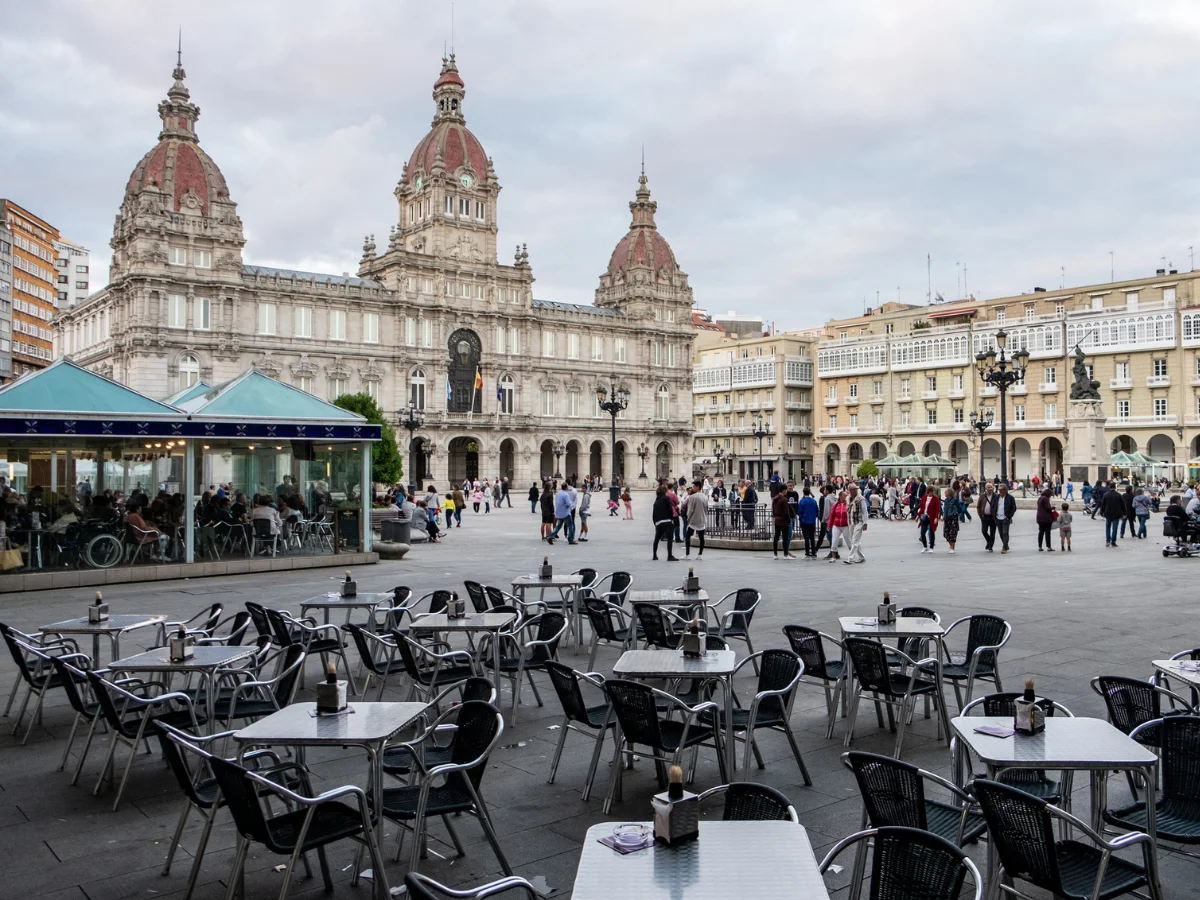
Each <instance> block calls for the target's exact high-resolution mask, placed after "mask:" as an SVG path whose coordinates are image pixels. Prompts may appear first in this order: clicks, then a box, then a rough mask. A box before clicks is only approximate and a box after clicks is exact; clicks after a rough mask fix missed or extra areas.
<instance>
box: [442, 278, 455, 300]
mask: <svg viewBox="0 0 1200 900" xmlns="http://www.w3.org/2000/svg"><path fill="white" fill-rule="evenodd" d="M442 293H443V294H445V295H446V296H447V297H453V296H454V282H453V281H447V282H446V283H445V284H444V285H442Z"/></svg>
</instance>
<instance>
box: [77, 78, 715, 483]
mask: <svg viewBox="0 0 1200 900" xmlns="http://www.w3.org/2000/svg"><path fill="white" fill-rule="evenodd" d="M174 79H175V80H174V84H173V85H172V86H171V88H170V90H169V91H168V92H167V99H166V100H164V101H163V102H162V103H160V104H159V107H158V112H159V115H160V117H161V118H162V122H163V127H162V131H161V132H160V134H159V139H158V143H157V144H156V145H155V146H154V148H153V149H151V150H150V152H149V153H147V154H146V155H145V157H143V158H142V160H141V162H139V163H138V164H137V166H136V167H135V169H134V170H133V174H132V175H131V177H130V179H129V182H128V184H127V185H126V187H125V194H124V199H123V201H122V203H121V208H120V210H119V211H118V213H117V216H116V223H115V226H114V228H113V237H112V241H111V246H112V250H113V259H112V269H111V278H110V283H109V285H108V287H107V288H105V289H103V290H102V291H99V292H98V293H96V294H95V295H93V296H92V297H90V298H89V299H88V300H87V302H85V303H82V304H80V305H78V306H77V307H75V308H73V309H69V310H66V311H64V312H63V313H62V315H60V317H59V318H58V319H57V321H56V332H55V335H56V341H57V346H56V350H57V352H58V353H60V354H61V353H66V354H70V355H71V356H72V358H74V359H75V360H76V361H78V362H80V363H82V364H84V365H86V366H88V367H89V368H91V369H94V370H96V371H98V372H101V373H103V374H105V375H109V376H110V377H113V378H115V379H117V380H118V381H121V382H123V383H125V384H128V385H129V386H130V387H133V388H135V389H136V390H139V391H142V392H143V393H147V394H150V395H151V396H156V397H169V396H171V395H172V394H174V393H176V392H177V391H179V390H181V389H184V388H188V387H190V386H192V385H194V384H195V383H197V382H198V381H203V382H205V383H208V384H217V383H220V382H223V381H225V380H228V379H230V378H233V377H236V376H237V375H239V374H240V373H241V372H242V371H244V370H245V368H247V367H248V366H249V365H251V364H253V365H255V366H257V367H258V368H259V369H260V370H261V371H263V372H265V373H267V374H269V375H271V376H272V377H275V378H278V379H280V380H282V381H285V382H288V383H291V384H294V385H296V386H298V387H301V388H303V389H304V390H306V391H310V392H312V393H314V394H317V395H320V396H323V397H328V398H334V397H336V396H338V395H340V394H343V393H352V392H357V391H365V392H367V393H370V394H371V395H372V396H374V397H375V398H376V399H377V400H378V401H379V403H380V405H381V406H382V407H383V409H384V410H386V411H391V412H393V413H395V412H397V411H399V410H400V409H402V408H404V407H407V406H409V405H410V404H413V405H416V406H417V407H419V408H421V409H423V410H424V412H425V417H426V424H425V426H424V427H423V428H422V429H421V430H420V431H418V432H417V438H418V441H419V447H420V449H421V451H422V452H421V453H420V454H419V455H418V460H417V468H418V474H419V475H420V476H421V477H426V478H429V479H432V480H433V481H443V482H444V481H445V480H446V478H447V477H450V478H454V479H459V478H462V477H464V476H465V475H469V474H471V475H473V474H476V473H478V474H479V475H480V476H489V475H493V476H494V475H496V474H502V475H506V476H508V477H509V478H511V479H513V480H514V481H515V482H516V483H517V484H518V485H520V486H525V485H527V484H528V483H530V482H531V481H532V480H533V479H536V478H538V477H539V476H541V475H549V474H552V473H553V472H555V470H556V469H558V470H560V471H561V472H562V474H564V475H573V474H574V475H580V476H585V475H588V474H603V475H605V476H606V477H607V476H609V475H610V473H611V471H612V465H613V450H614V448H613V446H612V443H611V440H610V425H611V420H610V418H609V416H608V414H606V413H602V412H601V411H600V410H599V409H598V406H597V399H596V389H597V388H598V387H601V386H603V387H605V388H611V385H612V384H613V383H615V384H617V386H618V387H621V388H625V389H627V390H628V391H629V396H630V400H629V408H628V410H626V411H625V412H624V413H623V414H622V416H621V417H620V418H619V419H618V421H617V442H616V447H615V451H616V467H617V470H618V471H619V472H627V473H629V474H630V475H631V476H636V475H638V474H639V472H638V470H636V469H635V468H634V466H637V465H638V463H637V457H636V456H635V455H634V454H635V453H636V452H637V449H638V448H639V446H640V445H642V444H645V445H646V447H647V448H648V450H649V455H650V456H651V457H653V459H652V462H651V463H650V465H652V466H654V470H652V471H650V472H648V474H650V475H653V474H655V472H658V473H661V474H667V473H672V474H675V475H678V474H680V473H681V472H684V471H685V470H690V465H689V463H690V453H691V450H692V447H691V430H692V429H691V415H690V413H691V405H692V398H691V358H692V346H691V345H692V340H693V337H694V332H693V330H692V329H691V327H690V324H689V323H690V321H691V309H692V289H691V287H690V286H689V285H688V278H687V275H686V274H685V273H684V272H683V271H681V270H680V268H679V264H678V263H677V262H676V260H675V256H674V254H673V253H672V251H671V248H670V245H669V244H668V243H667V241H666V240H665V239H664V238H663V236H662V235H661V234H660V233H659V232H658V229H657V226H656V224H655V221H654V216H655V211H656V208H657V204H656V203H655V202H654V201H653V200H651V199H650V190H649V188H648V187H647V180H646V176H645V173H644V172H643V174H642V176H641V177H640V178H639V180H638V188H637V191H636V194H635V198H634V200H633V201H632V202H631V203H630V204H629V207H630V211H631V213H632V222H631V223H630V228H629V232H628V233H627V234H626V235H625V236H624V237H623V238H621V240H620V241H619V242H618V243H617V246H616V249H615V250H614V251H613V253H612V256H611V258H610V260H609V262H608V267H607V269H606V270H605V271H604V273H603V274H602V275H601V276H600V284H599V287H598V288H597V290H596V293H595V304H594V305H579V304H570V303H557V302H553V301H547V300H541V299H535V297H534V290H533V284H534V277H533V270H532V268H531V266H530V263H529V253H528V250H527V248H526V247H525V245H519V246H518V247H517V251H516V253H515V255H514V258H513V262H512V264H511V265H502V264H501V263H500V262H499V261H498V259H497V240H496V239H497V231H498V219H499V216H498V213H499V202H498V201H499V195H500V182H499V180H498V178H497V175H496V171H495V168H494V166H493V163H492V160H491V158H490V157H488V156H487V154H486V153H485V152H484V149H483V145H482V144H481V143H480V142H479V140H478V139H477V138H476V137H475V135H473V134H472V133H471V132H470V131H469V130H468V129H467V127H466V121H465V119H464V116H463V105H464V98H465V94H466V90H465V87H464V84H463V80H462V78H461V77H460V75H459V73H458V69H457V66H456V65H455V61H454V58H453V56H451V58H450V59H448V60H443V64H442V69H441V72H440V73H439V76H438V78H437V81H436V82H435V84H434V88H433V99H434V105H435V109H434V117H433V123H432V128H431V130H430V131H429V133H428V134H426V135H425V136H424V137H423V138H422V139H421V140H420V141H419V142H418V144H417V146H416V149H415V150H414V151H413V154H412V156H411V158H410V159H409V161H408V164H407V165H406V166H405V167H404V170H403V172H402V173H401V176H400V181H399V183H398V184H397V185H396V189H395V191H394V193H395V196H396V201H397V211H398V221H397V223H396V225H394V226H393V227H392V228H391V233H390V235H389V236H388V238H387V240H386V241H385V242H383V246H379V245H377V244H376V242H375V238H374V236H373V235H372V236H369V237H368V238H367V239H366V241H365V242H364V245H363V255H362V260H361V262H360V265H359V270H358V275H357V277H349V276H336V275H323V274H315V273H310V272H297V271H290V270H284V269H276V268H268V267H264V266H255V265H247V264H246V263H245V262H244V260H243V248H244V245H245V237H244V235H243V230H242V222H241V220H240V219H239V218H238V215H237V207H236V204H235V203H234V202H233V200H232V199H231V197H230V192H229V188H228V186H227V185H226V182H225V179H224V177H223V176H222V175H221V172H220V170H219V169H218V168H217V165H216V163H214V162H213V160H212V158H211V157H209V156H208V154H207V153H206V152H205V151H204V150H202V149H201V147H200V145H199V142H198V139H197V136H196V128H195V126H196V120H197V119H198V118H199V116H200V109H199V107H197V106H196V105H195V104H193V103H192V102H191V98H190V96H189V93H188V89H187V87H186V86H185V84H184V70H183V68H182V65H177V66H176V68H175V71H174ZM402 435H403V433H402ZM556 442H560V449H561V451H562V456H561V458H557V457H556V456H555V454H554V448H555V443H556ZM426 451H428V452H426ZM406 464H407V461H406Z"/></svg>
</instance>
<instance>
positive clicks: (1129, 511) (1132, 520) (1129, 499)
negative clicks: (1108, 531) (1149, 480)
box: [1121, 484, 1138, 538]
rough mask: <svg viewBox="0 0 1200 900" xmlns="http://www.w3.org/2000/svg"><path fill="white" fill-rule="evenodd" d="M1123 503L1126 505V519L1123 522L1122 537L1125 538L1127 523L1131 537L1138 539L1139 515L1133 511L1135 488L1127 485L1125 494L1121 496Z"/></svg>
mask: <svg viewBox="0 0 1200 900" xmlns="http://www.w3.org/2000/svg"><path fill="white" fill-rule="evenodd" d="M1121 502H1122V503H1124V504H1125V518H1123V519H1122V520H1121V537H1125V523H1126V522H1128V523H1129V536H1130V537H1131V538H1132V537H1137V527H1138V524H1137V514H1136V513H1135V512H1134V511H1133V487H1132V485H1128V484H1127V485H1125V493H1124V494H1122V495H1121Z"/></svg>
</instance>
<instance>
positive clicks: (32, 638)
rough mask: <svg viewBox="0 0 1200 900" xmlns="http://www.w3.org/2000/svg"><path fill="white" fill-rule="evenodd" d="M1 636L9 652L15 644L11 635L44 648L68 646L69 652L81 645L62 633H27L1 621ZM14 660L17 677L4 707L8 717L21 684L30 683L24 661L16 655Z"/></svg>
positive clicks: (77, 649)
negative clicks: (11, 641) (26, 675)
mask: <svg viewBox="0 0 1200 900" xmlns="http://www.w3.org/2000/svg"><path fill="white" fill-rule="evenodd" d="M0 637H3V638H4V642H5V644H6V645H7V646H8V650H9V653H12V652H13V645H12V644H11V643H9V640H8V639H9V638H10V637H11V638H18V639H19V640H20V641H21V642H22V643H25V644H29V645H30V646H33V647H38V648H42V649H44V648H47V647H58V646H66V647H67V650H66V652H68V653H78V652H79V645H78V644H77V643H76V642H75V641H74V640H72V639H71V638H66V637H63V636H62V635H60V634H26V633H25V632H23V631H18V630H17V629H15V628H13V627H11V626H9V625H5V624H4V623H3V622H0ZM13 662H15V663H16V664H17V677H16V678H14V679H13V686H12V690H10V691H9V692H8V703H7V704H6V705H5V707H4V717H5V718H8V714H9V712H11V711H12V705H13V701H14V700H15V699H16V697H17V691H18V690H20V687H21V685H22V684H25V685H28V683H29V682H28V681H27V680H26V678H25V673H24V671H23V670H22V663H21V662H20V661H18V660H17V657H16V656H15V655H14V656H13Z"/></svg>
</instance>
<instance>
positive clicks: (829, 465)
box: [825, 444, 842, 478]
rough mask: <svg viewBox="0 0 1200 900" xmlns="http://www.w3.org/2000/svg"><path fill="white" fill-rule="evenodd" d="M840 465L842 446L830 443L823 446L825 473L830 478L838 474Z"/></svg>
mask: <svg viewBox="0 0 1200 900" xmlns="http://www.w3.org/2000/svg"><path fill="white" fill-rule="evenodd" d="M841 465H842V448H841V447H839V446H838V445H837V444H830V445H829V446H828V447H826V448H825V475H826V476H827V477H829V478H832V477H833V476H835V475H840V474H842V473H841Z"/></svg>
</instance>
